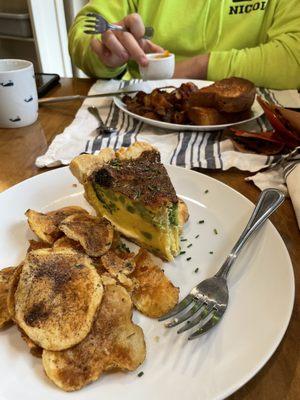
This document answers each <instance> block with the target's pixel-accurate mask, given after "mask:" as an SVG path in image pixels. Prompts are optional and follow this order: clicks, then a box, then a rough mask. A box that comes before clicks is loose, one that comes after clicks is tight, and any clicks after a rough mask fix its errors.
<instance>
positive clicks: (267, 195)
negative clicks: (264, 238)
mask: <svg viewBox="0 0 300 400" xmlns="http://www.w3.org/2000/svg"><path fill="white" fill-rule="evenodd" d="M283 201H284V195H283V194H282V193H281V192H280V191H279V190H277V189H265V190H264V191H263V192H262V193H261V195H260V197H259V200H258V203H257V205H256V207H255V208H254V211H253V213H252V215H251V217H250V220H249V222H248V224H247V226H246V227H245V229H244V231H243V232H242V234H241V236H240V238H239V239H238V241H237V242H236V244H235V245H234V247H233V249H232V250H231V252H230V254H229V255H228V257H227V258H226V260H225V262H224V263H223V265H222V266H221V268H220V269H219V271H218V272H217V273H216V274H215V275H214V276H213V277H211V278H208V279H205V280H204V281H202V282H200V283H199V284H198V285H196V286H195V287H194V288H193V289H192V290H191V291H190V293H189V294H188V295H187V296H186V297H185V298H184V299H183V300H182V301H181V302H180V303H179V304H177V306H176V307H175V308H174V309H173V310H172V311H171V312H169V313H168V314H166V315H164V316H163V317H161V318H160V319H159V320H160V321H164V320H166V319H169V318H171V317H175V318H173V319H172V320H171V321H170V322H168V323H166V327H167V328H172V327H173V326H176V325H179V324H181V323H183V322H185V321H187V322H186V324H185V325H184V326H182V327H181V328H180V329H179V330H178V332H177V333H182V332H184V331H187V330H188V329H191V328H193V327H195V326H196V325H197V326H198V327H197V330H196V331H195V332H193V333H192V334H191V335H190V336H189V337H188V339H189V340H192V339H195V338H196V337H198V336H199V335H202V334H203V333H205V332H207V331H208V330H209V329H211V328H213V327H214V326H215V325H216V324H217V323H218V322H219V321H220V320H221V318H222V317H223V315H224V313H225V311H226V309H227V305H228V300H229V293H228V286H227V276H228V273H229V271H230V269H231V267H232V265H233V263H234V262H235V260H236V258H237V256H238V254H239V253H240V251H241V250H242V248H243V246H244V244H245V243H246V241H247V240H248V239H249V238H250V237H251V236H252V234H253V233H254V232H256V231H257V230H258V229H259V228H260V227H261V226H262V225H263V223H264V222H265V221H266V220H267V219H268V218H269V216H270V215H271V214H272V213H273V212H274V211H275V210H276V209H277V208H278V207H279V206H280V205H281V204H282V202H283Z"/></svg>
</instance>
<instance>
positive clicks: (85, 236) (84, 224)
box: [59, 214, 114, 257]
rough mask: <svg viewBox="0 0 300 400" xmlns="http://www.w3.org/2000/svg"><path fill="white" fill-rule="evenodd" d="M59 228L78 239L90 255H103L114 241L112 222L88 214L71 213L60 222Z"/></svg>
mask: <svg viewBox="0 0 300 400" xmlns="http://www.w3.org/2000/svg"><path fill="white" fill-rule="evenodd" d="M59 229H61V230H62V231H63V232H64V234H65V235H66V236H68V237H69V238H70V239H73V240H76V241H78V242H79V243H80V244H81V246H82V247H83V248H84V250H85V251H86V253H87V254H88V255H89V256H94V257H99V256H102V255H103V254H104V253H106V252H107V251H108V250H109V249H110V247H111V244H112V241H113V233H114V232H113V227H112V225H111V223H110V222H109V221H108V220H106V219H105V218H101V219H99V218H97V217H93V216H92V215H88V214H86V215H85V214H80V215H71V216H70V217H68V218H66V219H64V220H63V221H62V222H61V223H60V225H59Z"/></svg>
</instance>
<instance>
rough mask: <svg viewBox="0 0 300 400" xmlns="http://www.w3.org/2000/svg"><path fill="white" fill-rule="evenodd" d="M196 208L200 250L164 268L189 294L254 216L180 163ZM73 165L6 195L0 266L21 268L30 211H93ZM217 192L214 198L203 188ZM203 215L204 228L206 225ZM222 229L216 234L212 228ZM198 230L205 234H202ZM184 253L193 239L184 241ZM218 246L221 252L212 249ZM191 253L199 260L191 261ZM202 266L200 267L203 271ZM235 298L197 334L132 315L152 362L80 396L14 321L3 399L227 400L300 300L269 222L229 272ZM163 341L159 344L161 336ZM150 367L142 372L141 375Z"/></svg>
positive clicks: (176, 176)
mask: <svg viewBox="0 0 300 400" xmlns="http://www.w3.org/2000/svg"><path fill="white" fill-rule="evenodd" d="M168 171H169V174H170V176H171V179H172V181H173V183H174V186H175V188H176V190H177V193H178V194H179V195H180V196H182V197H183V198H184V199H185V201H186V202H187V204H188V207H189V210H190V214H191V217H190V221H189V223H188V224H187V226H186V228H185V231H184V237H186V238H189V239H191V242H192V243H193V246H192V247H190V248H188V249H187V253H186V254H185V255H182V256H179V257H178V258H177V259H176V262H174V263H173V264H172V263H170V264H166V265H165V267H164V268H165V271H166V274H167V275H168V276H169V277H170V278H171V279H172V281H173V282H174V283H175V285H178V286H179V287H180V289H181V296H184V295H186V293H187V292H188V290H189V289H190V288H191V287H193V286H194V285H195V284H196V283H197V282H198V281H200V280H202V279H204V278H206V277H208V276H210V275H212V274H213V273H214V272H216V270H217V269H218V267H219V266H220V264H221V262H222V260H223V259H224V256H225V255H226V254H227V253H228V251H229V250H230V249H231V247H232V245H233V244H234V242H235V240H236V239H237V238H238V236H239V234H240V232H241V230H242V229H243V227H244V224H245V222H246V221H247V219H248V217H249V215H250V213H251V210H252V209H253V204H251V203H250V201H248V200H247V199H246V198H245V197H243V196H241V195H240V194H239V193H237V192H235V191H234V190H232V189H231V188H229V187H228V186H226V185H224V184H222V183H220V182H218V181H216V180H214V179H212V178H209V177H207V176H205V175H201V174H199V173H197V172H192V171H188V170H185V169H183V168H178V167H168ZM75 182H76V181H75V178H74V177H73V176H72V175H71V173H70V172H69V170H68V168H61V169H57V170H53V171H50V172H47V173H44V174H41V175H38V176H36V177H34V178H32V179H29V180H27V181H24V182H22V183H20V184H18V185H16V186H14V187H12V188H11V189H9V190H7V191H6V192H4V193H2V194H1V195H0V219H1V225H0V265H1V266H3V267H4V266H7V265H16V263H18V262H19V261H20V260H22V257H23V256H24V254H25V250H26V247H27V240H28V238H29V237H30V232H29V229H28V227H27V224H26V219H25V217H24V212H25V211H26V210H27V209H28V208H33V209H35V210H42V211H46V210H52V209H56V208H59V207H62V206H66V205H71V204H75V205H82V206H85V207H87V203H86V202H85V200H84V198H83V195H82V188H81V187H80V186H79V185H78V186H77V187H74V186H73V184H74V183H75ZM206 189H207V190H209V192H208V193H207V194H205V193H204V191H205V190H206ZM202 219H204V221H205V222H204V223H203V224H199V223H198V221H199V220H202ZM214 228H216V229H217V231H218V234H217V235H216V234H215V233H214V232H213V230H214ZM197 234H199V235H200V236H199V238H198V239H196V238H195V236H196V235H197ZM182 243H183V244H184V246H183V249H185V248H186V246H187V244H188V243H189V242H182ZM210 251H213V254H210V253H209V252H210ZM187 257H192V259H191V260H190V261H187V260H186V258H187ZM197 267H198V268H199V272H198V273H195V272H194V270H195V268H197ZM229 287H230V304H229V307H228V310H227V312H226V314H225V316H224V318H223V320H222V321H221V322H220V324H219V325H218V326H217V327H216V328H215V329H214V330H213V331H211V332H210V333H208V334H207V335H205V336H202V337H201V338H199V339H198V340H194V341H192V342H187V340H186V338H187V336H186V335H177V334H176V330H167V329H166V328H164V326H163V324H162V323H159V322H158V321H156V320H151V319H149V318H146V317H143V316H141V315H140V314H138V313H137V312H135V313H134V320H135V321H136V322H137V323H139V324H140V325H141V327H142V328H143V330H144V332H145V336H146V342H147V358H146V361H145V363H144V364H143V365H142V366H141V367H140V368H139V369H138V370H137V371H134V372H131V373H121V372H120V373H111V374H107V375H104V376H103V377H102V378H101V379H100V380H99V381H97V382H95V383H93V384H90V385H88V386H87V387H86V388H84V389H82V390H80V391H78V392H74V393H72V394H68V393H64V392H62V391H61V390H59V389H58V388H56V387H55V386H54V385H53V384H52V383H51V382H50V381H49V380H48V379H47V378H46V376H45V374H44V372H43V368H42V363H41V360H40V359H36V358H34V357H32V356H31V355H30V354H29V352H28V349H27V348H26V345H25V343H24V342H23V340H22V339H21V337H20V334H19V333H18V331H17V329H16V328H15V327H13V328H10V329H8V330H5V331H1V332H0V354H1V357H0V376H1V385H0V398H1V400H17V399H20V398H22V400H41V399H47V400H54V399H55V400H60V399H76V400H79V399H85V400H89V399H93V400H94V399H97V398H101V399H106V400H120V399H123V400H141V399H143V400H153V399H157V400H165V399H166V398H169V399H172V400H182V399H184V398H188V399H201V400H216V399H223V398H225V397H227V396H228V395H230V394H231V393H233V392H234V391H236V390H237V389H238V388H239V387H241V386H242V385H243V384H245V382H247V381H248V380H249V379H250V378H251V377H253V376H254V375H255V374H256V373H257V371H258V370H259V369H260V368H261V367H262V366H263V365H264V364H265V363H266V361H267V360H268V359H269V357H270V356H271V355H272V353H273V352H274V351H275V349H276V347H277V346H278V344H279V342H280V341H281V339H282V337H283V335H284V332H285V330H286V328H287V325H288V322H289V319H290V316H291V312H292V307H293V300H294V276H293V269H292V265H291V261H290V258H289V255H288V252H287V250H286V248H285V245H284V243H283V241H282V239H281V237H280V236H279V234H278V232H277V231H276V229H275V228H274V226H273V225H272V224H271V223H270V222H268V223H267V224H266V225H265V226H264V227H263V228H262V230H261V231H260V232H259V233H258V234H257V236H256V238H255V239H254V240H253V241H251V243H249V245H248V247H247V248H246V249H245V250H244V251H243V253H242V254H241V255H240V258H239V259H238V260H237V262H236V264H235V266H234V268H233V270H232V273H231V275H230V277H229ZM157 336H158V337H159V341H158V342H157V341H156V339H155V338H156V337H157ZM140 371H144V375H143V376H142V377H141V378H138V377H137V374H138V372H140Z"/></svg>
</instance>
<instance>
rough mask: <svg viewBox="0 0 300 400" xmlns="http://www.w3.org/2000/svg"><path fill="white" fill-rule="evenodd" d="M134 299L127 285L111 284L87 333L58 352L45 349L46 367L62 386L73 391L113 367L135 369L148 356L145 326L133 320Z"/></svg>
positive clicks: (44, 360) (125, 369) (59, 385)
mask: <svg viewBox="0 0 300 400" xmlns="http://www.w3.org/2000/svg"><path fill="white" fill-rule="evenodd" d="M131 318H132V302H131V299H130V296H129V295H128V293H127V292H126V290H125V289H124V288H122V287H121V286H119V285H109V286H106V287H105V289H104V296H103V300H102V303H101V305H100V307H99V309H98V312H97V315H96V318H95V321H94V324H93V327H92V329H91V331H90V333H89V334H88V336H87V337H86V338H85V339H84V340H83V341H82V342H80V343H79V344H77V345H76V346H74V347H72V348H70V349H68V350H64V351H59V352H54V351H48V350H45V351H44V352H43V366H44V369H45V371H46V374H47V375H48V377H49V378H50V379H51V380H52V381H53V382H54V383H55V384H56V385H57V386H58V387H60V388H61V389H63V390H65V391H73V390H78V389H80V388H82V387H83V386H85V385H87V384H88V383H90V382H93V381H95V380H97V379H98V378H99V377H100V376H101V375H102V373H103V372H105V371H109V370H112V369H119V370H122V371H133V370H135V369H136V368H137V367H138V366H139V365H140V364H141V363H142V362H143V361H144V359H145V356H146V346H145V341H144V334H143V331H142V329H141V328H140V327H139V326H137V325H135V324H133V323H132V320H131Z"/></svg>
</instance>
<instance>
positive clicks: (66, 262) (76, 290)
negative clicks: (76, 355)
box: [15, 249, 103, 350]
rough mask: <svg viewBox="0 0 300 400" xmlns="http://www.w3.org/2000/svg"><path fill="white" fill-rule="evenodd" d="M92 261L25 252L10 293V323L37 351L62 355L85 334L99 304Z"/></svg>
mask: <svg viewBox="0 0 300 400" xmlns="http://www.w3.org/2000/svg"><path fill="white" fill-rule="evenodd" d="M102 293H103V288H102V284H101V278H100V276H99V274H98V273H97V271H96V269H95V267H94V266H93V265H92V262H91V260H90V259H89V258H88V257H87V256H85V255H83V254H80V253H78V252H75V251H71V250H68V249H56V250H52V249H40V250H35V251H32V252H30V253H29V254H28V255H27V257H26V259H25V261H24V264H23V268H22V272H21V275H20V280H19V283H18V287H17V290H16V292H15V320H16V322H17V323H18V325H19V326H20V327H21V328H22V329H23V330H24V332H25V333H26V334H27V335H28V336H29V338H30V339H31V340H32V341H33V342H34V343H36V344H37V345H38V346H40V347H43V348H44V349H49V350H62V349H66V348H68V347H71V346H74V345H75V344H77V343H79V342H80V341H81V340H83V339H84V338H85V337H86V335H87V334H88V333H89V331H90V329H91V326H92V324H93V320H94V316H95V313H96V311H97V308H98V305H99V304H100V302H101V299H102Z"/></svg>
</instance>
